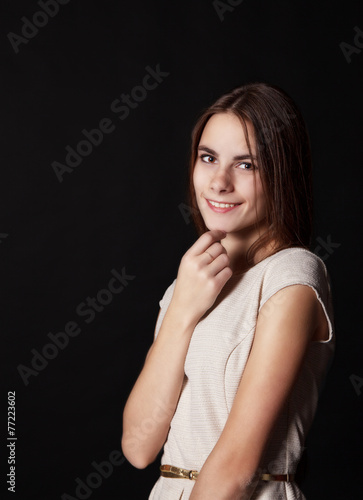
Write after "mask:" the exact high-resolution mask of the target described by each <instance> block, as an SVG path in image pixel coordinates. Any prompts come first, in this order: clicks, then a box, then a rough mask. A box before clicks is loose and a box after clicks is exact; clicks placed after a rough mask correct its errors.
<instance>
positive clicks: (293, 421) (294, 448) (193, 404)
mask: <svg viewBox="0 0 363 500" xmlns="http://www.w3.org/2000/svg"><path fill="white" fill-rule="evenodd" d="M294 284H303V285H307V286H310V287H311V288H313V289H314V291H315V293H316V295H317V298H318V300H319V301H320V303H321V304H322V307H323V310H324V312H325V315H326V318H327V322H328V325H329V339H328V340H326V341H316V342H315V341H312V342H311V343H310V346H309V348H308V352H307V355H306V357H305V360H304V363H303V367H302V369H301V372H300V374H299V377H298V379H297V381H296V383H295V385H294V388H293V391H292V392H291V395H290V397H289V399H288V401H287V402H286V404H285V407H284V409H283V411H282V413H281V415H280V417H279V419H278V422H277V424H276V426H275V429H274V431H273V433H272V436H271V439H270V441H269V444H268V447H267V449H266V452H265V454H264V458H263V461H262V463H261V469H262V472H266V473H271V474H286V473H290V474H293V473H295V471H296V467H297V464H298V462H299V459H300V457H301V454H302V451H303V448H304V442H305V438H306V434H307V432H308V430H309V427H310V425H311V423H312V420H313V417H314V414H315V410H316V406H317V402H318V396H319V390H320V388H321V384H322V381H323V379H324V376H325V374H326V371H327V368H328V366H329V363H330V360H331V358H332V353H333V350H334V334H333V313H332V306H331V297H330V286H329V277H328V275H327V271H326V268H325V265H324V263H323V261H322V260H321V259H320V258H319V257H317V256H316V255H315V254H313V253H312V252H310V251H308V250H305V249H303V248H289V249H285V250H281V251H279V252H278V253H276V254H275V255H272V256H270V257H267V258H266V259H264V260H263V261H261V262H260V263H258V264H256V265H255V266H254V267H252V268H250V269H249V270H248V271H247V272H245V273H244V274H240V275H234V276H232V277H231V278H230V280H229V281H228V282H227V283H226V285H225V287H224V288H223V290H222V292H221V293H220V295H219V296H218V298H217V301H216V302H215V304H214V305H213V307H212V308H211V309H210V310H209V311H208V312H207V313H206V314H205V315H204V316H203V317H202V318H201V320H200V321H199V322H198V324H197V326H196V327H195V330H194V332H193V335H192V337H191V341H190V345H189V349H188V353H187V356H186V359H185V365H184V370H185V377H184V382H183V386H182V390H181V394H180V398H179V401H178V405H177V408H176V411H175V414H174V416H173V419H172V421H171V424H170V430H169V433H168V437H167V440H166V442H165V444H164V453H163V455H162V458H161V463H162V464H169V465H174V466H176V467H182V468H184V469H193V470H198V471H200V470H201V468H202V466H203V464H204V462H205V460H206V459H207V457H208V455H209V454H210V452H211V451H212V449H213V447H214V445H215V444H216V442H217V441H218V438H219V436H220V435H221V432H222V430H223V427H224V425H225V423H226V420H227V418H228V415H229V412H230V410H231V407H232V404H233V400H234V398H235V395H236V391H237V388H238V385H239V382H240V380H241V377H242V376H243V371H244V368H245V366H246V362H247V359H248V355H249V353H250V349H251V345H252V341H253V337H254V332H255V326H256V321H257V316H258V313H259V310H260V308H261V307H262V306H263V305H264V303H265V302H266V301H267V300H268V299H269V298H271V297H272V296H273V295H274V294H275V293H276V292H277V291H279V290H280V289H282V288H284V287H287V286H289V285H294ZM174 286H175V280H174V282H173V283H172V284H171V285H170V286H169V288H168V289H167V290H166V292H165V294H164V296H163V298H162V299H161V301H160V307H161V312H160V315H159V318H158V321H157V325H156V333H158V331H159V329H160V325H161V322H162V320H163V317H164V315H165V312H166V310H167V308H168V305H169V303H170V301H171V298H172V294H173V290H174ZM266 307H271V308H273V307H278V303H276V300H275V302H274V299H272V300H271V301H270V303H269V304H268V305H267V306H266ZM267 312H268V311H267ZM291 335H294V332H293V331H291ZM288 355H289V353H288V351H287V352H286V356H288ZM261 397H263V394H261ZM242 425H243V422H241V426H242ZM241 432H242V429H241ZM194 484H195V481H192V480H189V479H179V478H165V477H162V476H160V477H159V479H158V480H157V481H156V483H155V485H154V487H153V489H152V491H151V493H150V496H149V500H188V499H189V496H190V494H191V491H192V488H193V486H194ZM304 498H305V497H304V495H303V494H302V492H301V491H300V489H299V488H298V486H297V484H296V483H295V482H289V483H287V482H282V481H268V482H266V481H260V482H259V484H258V487H257V488H256V491H255V492H254V494H253V495H252V497H251V500H257V499H258V500H303V499H304Z"/></svg>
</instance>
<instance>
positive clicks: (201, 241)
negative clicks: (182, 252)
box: [188, 229, 226, 255]
mask: <svg viewBox="0 0 363 500" xmlns="http://www.w3.org/2000/svg"><path fill="white" fill-rule="evenodd" d="M225 236H226V232H225V231H221V230H220V229H213V230H212V231H207V232H206V233H204V234H202V236H200V238H198V239H197V241H196V242H195V243H194V245H193V246H192V247H190V249H189V250H188V253H190V254H191V255H200V254H202V253H203V252H205V251H206V250H207V249H208V248H209V247H210V246H211V245H212V244H213V243H215V242H216V241H219V240H221V239H223V238H225Z"/></svg>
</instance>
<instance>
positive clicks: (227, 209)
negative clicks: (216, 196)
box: [206, 200, 241, 213]
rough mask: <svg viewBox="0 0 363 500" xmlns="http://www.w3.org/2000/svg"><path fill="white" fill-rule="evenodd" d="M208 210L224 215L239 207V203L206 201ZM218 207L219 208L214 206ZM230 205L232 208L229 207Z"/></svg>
mask: <svg viewBox="0 0 363 500" xmlns="http://www.w3.org/2000/svg"><path fill="white" fill-rule="evenodd" d="M206 201H207V204H208V206H209V208H210V209H211V210H213V212H217V213H225V212H230V211H231V210H233V209H234V208H236V207H238V206H239V205H241V203H233V204H232V203H226V202H215V201H214V200H206ZM216 205H219V206H216ZM231 205H232V206H231Z"/></svg>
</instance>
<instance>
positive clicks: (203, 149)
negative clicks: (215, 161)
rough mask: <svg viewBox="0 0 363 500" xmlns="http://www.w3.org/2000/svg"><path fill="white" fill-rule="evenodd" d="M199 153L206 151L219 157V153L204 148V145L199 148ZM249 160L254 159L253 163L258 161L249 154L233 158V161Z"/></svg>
mask: <svg viewBox="0 0 363 500" xmlns="http://www.w3.org/2000/svg"><path fill="white" fill-rule="evenodd" d="M198 151H205V152H206V153H208V154H210V155H212V156H218V153H217V152H216V151H214V149H211V148H208V147H207V146H203V145H202V144H201V145H200V146H198ZM247 159H252V160H253V161H257V158H256V157H255V156H251V155H250V154H249V153H248V154H243V155H237V156H234V157H233V158H232V160H233V161H239V160H247Z"/></svg>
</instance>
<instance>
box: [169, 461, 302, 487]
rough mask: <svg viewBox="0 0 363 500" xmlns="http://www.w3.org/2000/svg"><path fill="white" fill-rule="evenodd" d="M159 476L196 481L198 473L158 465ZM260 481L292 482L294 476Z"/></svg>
mask: <svg viewBox="0 0 363 500" xmlns="http://www.w3.org/2000/svg"><path fill="white" fill-rule="evenodd" d="M160 475H161V476H164V477H172V478H182V479H191V480H194V481H196V479H197V477H198V475H199V472H198V471H197V470H188V469H181V468H180V467H174V466H173V465H165V464H164V465H160ZM260 479H261V480H262V481H286V482H288V483H289V482H291V481H293V480H294V474H261V476H260Z"/></svg>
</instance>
